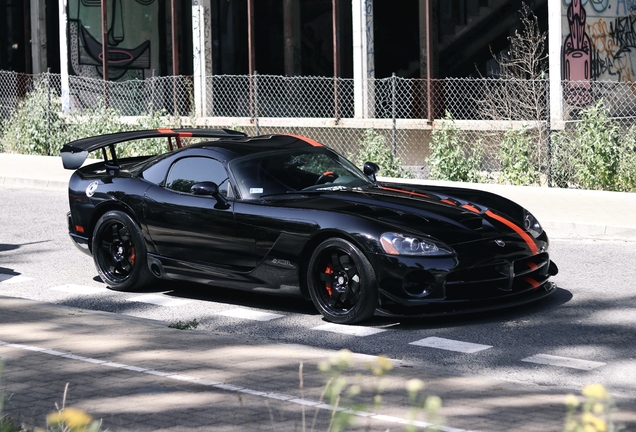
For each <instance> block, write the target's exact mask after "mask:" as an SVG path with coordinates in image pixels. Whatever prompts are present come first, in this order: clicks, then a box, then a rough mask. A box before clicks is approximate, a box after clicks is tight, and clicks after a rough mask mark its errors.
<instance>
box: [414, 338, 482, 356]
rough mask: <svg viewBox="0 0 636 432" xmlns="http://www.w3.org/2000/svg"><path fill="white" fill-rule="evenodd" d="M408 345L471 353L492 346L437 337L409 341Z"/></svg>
mask: <svg viewBox="0 0 636 432" xmlns="http://www.w3.org/2000/svg"><path fill="white" fill-rule="evenodd" d="M409 345H418V346H423V347H428V348H437V349H443V350H447V351H457V352H462V353H466V354H472V353H476V352H479V351H483V350H486V349H488V348H492V345H480V344H476V343H470V342H462V341H458V340H453V339H445V338H439V337H427V338H424V339H420V340H418V341H415V342H409Z"/></svg>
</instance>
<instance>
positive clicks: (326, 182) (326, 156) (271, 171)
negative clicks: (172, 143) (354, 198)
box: [230, 149, 370, 199]
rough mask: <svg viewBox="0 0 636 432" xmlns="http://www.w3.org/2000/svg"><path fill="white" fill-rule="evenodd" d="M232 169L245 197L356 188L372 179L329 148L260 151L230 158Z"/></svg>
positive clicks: (252, 197) (254, 197)
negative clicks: (238, 157) (260, 152)
mask: <svg viewBox="0 0 636 432" xmlns="http://www.w3.org/2000/svg"><path fill="white" fill-rule="evenodd" d="M230 169H231V170H232V174H233V175H234V181H235V182H236V184H237V187H238V189H239V190H240V191H241V198H243V199H256V198H260V197H262V196H266V195H277V194H285V193H289V192H298V191H304V190H338V189H346V188H354V187H360V186H363V185H366V184H369V183H370V180H369V179H368V178H367V177H366V176H365V175H364V174H363V173H362V172H360V170H359V169H357V168H356V167H355V166H354V165H353V164H352V163H351V162H349V161H348V160H346V159H344V158H343V157H341V156H339V155H338V154H336V153H333V152H331V151H328V150H315V149H313V150H309V149H308V150H291V151H289V150H288V151H283V152H272V153H266V154H258V155H255V156H248V157H244V158H241V159H237V160H235V161H233V162H230Z"/></svg>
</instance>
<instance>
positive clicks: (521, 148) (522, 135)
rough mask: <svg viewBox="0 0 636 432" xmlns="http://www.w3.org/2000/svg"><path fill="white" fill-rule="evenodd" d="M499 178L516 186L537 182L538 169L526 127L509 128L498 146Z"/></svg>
mask: <svg viewBox="0 0 636 432" xmlns="http://www.w3.org/2000/svg"><path fill="white" fill-rule="evenodd" d="M499 160H500V162H501V180H503V181H504V182H508V183H511V184H513V185H516V186H527V185H531V184H536V183H538V182H539V171H538V169H537V164H536V162H535V158H534V152H533V144H532V137H531V136H530V134H529V132H528V130H527V129H525V128H523V129H519V130H514V129H509V130H507V131H506V133H505V134H504V138H503V142H502V143H501V146H500V147H499Z"/></svg>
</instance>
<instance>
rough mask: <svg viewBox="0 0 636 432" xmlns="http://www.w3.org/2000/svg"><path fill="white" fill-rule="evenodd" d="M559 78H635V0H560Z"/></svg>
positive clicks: (620, 79) (598, 79)
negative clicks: (560, 63)
mask: <svg viewBox="0 0 636 432" xmlns="http://www.w3.org/2000/svg"><path fill="white" fill-rule="evenodd" d="M562 26H563V29H564V32H563V33H564V40H563V78H564V79H567V80H582V81H584V80H596V81H618V82H631V81H633V80H634V79H636V0H563V7H562Z"/></svg>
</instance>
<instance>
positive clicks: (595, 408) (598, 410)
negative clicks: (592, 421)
mask: <svg viewBox="0 0 636 432" xmlns="http://www.w3.org/2000/svg"><path fill="white" fill-rule="evenodd" d="M604 411H605V405H603V404H602V403H598V402H597V403H595V404H594V405H592V412H593V413H594V414H603V412H604Z"/></svg>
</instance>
